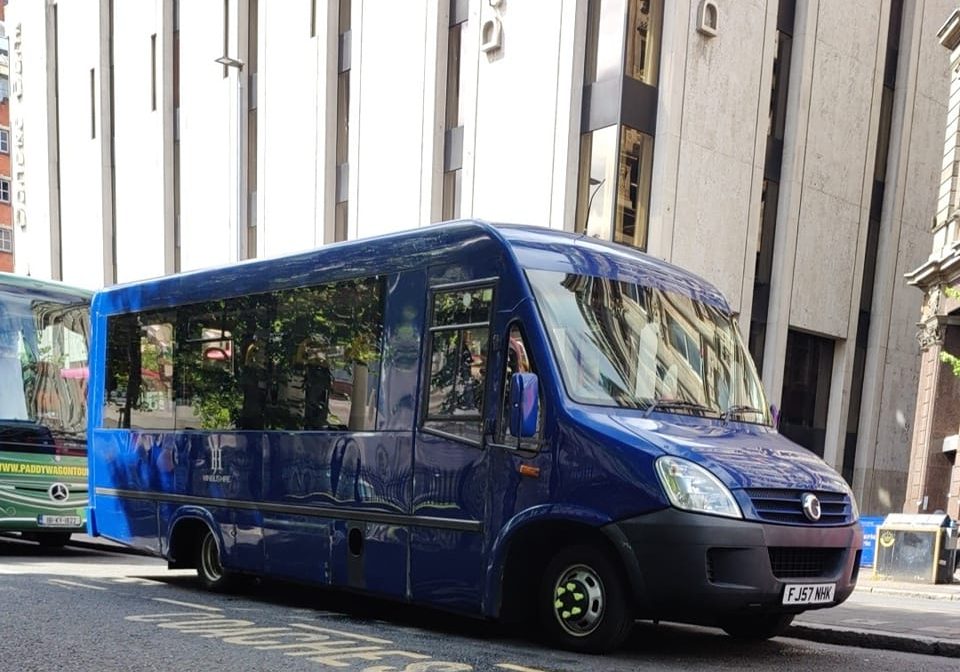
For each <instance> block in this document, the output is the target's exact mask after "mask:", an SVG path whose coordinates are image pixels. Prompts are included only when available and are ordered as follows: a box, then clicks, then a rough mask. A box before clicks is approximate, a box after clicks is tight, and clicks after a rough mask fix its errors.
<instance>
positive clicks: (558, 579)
mask: <svg viewBox="0 0 960 672" xmlns="http://www.w3.org/2000/svg"><path fill="white" fill-rule="evenodd" d="M537 602H538V613H539V616H540V625H541V627H542V629H543V634H544V636H545V637H546V638H547V640H548V641H549V642H550V643H552V644H554V645H555V646H558V647H561V648H564V649H569V650H571V651H578V652H584V653H602V652H605V651H610V650H612V649H614V648H616V647H617V646H618V645H620V644H621V643H622V642H623V640H624V639H626V637H627V635H629V634H630V629H631V628H632V627H633V611H632V609H631V608H630V604H629V600H628V586H627V582H626V580H625V579H624V576H623V571H622V570H621V569H620V566H619V565H618V564H617V563H616V562H615V561H613V560H612V559H611V558H610V556H609V555H608V554H607V553H605V552H603V551H602V550H601V549H599V548H595V547H593V546H571V547H568V548H564V549H562V550H561V551H560V552H559V553H558V554H557V555H556V557H554V558H553V560H552V561H551V562H550V563H549V564H548V565H547V570H546V572H545V574H544V576H543V581H542V584H541V586H540V592H539V595H538V598H537Z"/></svg>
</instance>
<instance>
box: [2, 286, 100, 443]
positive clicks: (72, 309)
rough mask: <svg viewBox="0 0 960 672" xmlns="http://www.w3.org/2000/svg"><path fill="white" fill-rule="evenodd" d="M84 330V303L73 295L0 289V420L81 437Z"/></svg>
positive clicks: (83, 435) (84, 418)
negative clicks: (37, 294)
mask: <svg viewBox="0 0 960 672" xmlns="http://www.w3.org/2000/svg"><path fill="white" fill-rule="evenodd" d="M89 331H90V327H89V306H88V304H87V302H86V301H81V300H79V299H78V298H77V297H76V296H74V295H72V294H67V295H63V296H57V295H52V294H49V293H45V294H44V295H43V296H36V295H31V294H29V293H27V292H24V291H22V290H18V291H4V290H3V289H0V425H3V424H4V423H10V422H11V421H12V422H14V423H28V424H32V425H37V426H42V427H44V428H45V430H49V432H50V433H51V434H52V435H53V436H56V437H59V438H65V439H71V440H74V441H77V442H85V441H86V427H87V424H86V421H87V416H86V408H87V404H86V389H87V375H88V369H87V344H88V338H89ZM0 433H2V430H0Z"/></svg>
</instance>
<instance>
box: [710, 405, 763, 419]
mask: <svg viewBox="0 0 960 672" xmlns="http://www.w3.org/2000/svg"><path fill="white" fill-rule="evenodd" d="M744 413H752V414H754V415H763V410H762V409H759V408H757V407H755V406H746V405H742V404H739V405H733V406H731V407H729V408H728V409H727V410H725V411H724V412H723V413H721V414H720V419H721V420H723V421H724V422H726V421H727V420H729V419H730V418H731V416H734V415H742V414H744Z"/></svg>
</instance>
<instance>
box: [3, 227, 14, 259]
mask: <svg viewBox="0 0 960 672" xmlns="http://www.w3.org/2000/svg"><path fill="white" fill-rule="evenodd" d="M2 231H6V232H7V236H3V235H2V234H0V252H6V253H8V254H13V229H11V228H8V227H6V226H0V232H2ZM4 238H6V239H7V240H8V241H9V243H8V244H4V242H3V241H4Z"/></svg>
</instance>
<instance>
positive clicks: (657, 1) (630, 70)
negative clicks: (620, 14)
mask: <svg viewBox="0 0 960 672" xmlns="http://www.w3.org/2000/svg"><path fill="white" fill-rule="evenodd" d="M662 24H663V0H631V1H630V4H629V6H628V8H627V50H626V51H627V53H626V67H625V68H624V74H625V75H626V76H627V77H632V78H633V79H637V80H640V81H641V82H643V83H644V84H649V85H650V86H656V85H657V75H658V74H659V72H660V30H661V26H662Z"/></svg>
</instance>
